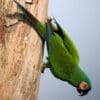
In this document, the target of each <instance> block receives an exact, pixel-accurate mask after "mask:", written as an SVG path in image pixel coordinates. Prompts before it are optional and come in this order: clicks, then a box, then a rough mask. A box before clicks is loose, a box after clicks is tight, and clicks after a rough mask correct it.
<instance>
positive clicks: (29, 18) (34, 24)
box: [14, 0, 46, 39]
mask: <svg viewBox="0 0 100 100" xmlns="http://www.w3.org/2000/svg"><path fill="white" fill-rule="evenodd" d="M14 2H15V3H16V4H17V7H18V9H19V10H20V11H22V13H23V15H24V17H25V20H26V21H27V22H28V23H29V24H30V25H31V26H32V27H33V28H34V29H35V30H36V31H37V32H38V33H39V35H40V37H42V38H43V39H44V38H45V31H46V29H45V25H44V24H42V23H41V22H40V21H39V20H38V19H36V18H35V16H33V15H32V14H31V13H30V12H29V11H27V9H25V8H24V7H23V6H22V5H21V4H19V3H18V2H17V1H16V0H14Z"/></svg>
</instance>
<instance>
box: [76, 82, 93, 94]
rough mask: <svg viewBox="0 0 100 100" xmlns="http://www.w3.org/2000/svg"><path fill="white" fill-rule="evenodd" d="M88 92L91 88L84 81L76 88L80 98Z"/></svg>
mask: <svg viewBox="0 0 100 100" xmlns="http://www.w3.org/2000/svg"><path fill="white" fill-rule="evenodd" d="M90 90H91V86H90V85H89V84H88V82H85V81H83V82H81V83H80V84H79V86H78V87H77V91H78V92H79V94H80V96H84V95H86V94H87V93H88V92H89V91H90Z"/></svg>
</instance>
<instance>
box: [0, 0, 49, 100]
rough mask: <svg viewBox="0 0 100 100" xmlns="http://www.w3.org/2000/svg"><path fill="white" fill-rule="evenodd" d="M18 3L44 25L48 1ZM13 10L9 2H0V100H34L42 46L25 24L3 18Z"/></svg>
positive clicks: (21, 0)
mask: <svg viewBox="0 0 100 100" xmlns="http://www.w3.org/2000/svg"><path fill="white" fill-rule="evenodd" d="M17 1H18V0H17ZM19 2H20V3H21V4H22V5H23V6H25V7H26V8H27V9H28V10H29V11H30V12H31V13H32V14H33V15H34V16H36V18H38V19H39V20H40V21H41V22H43V23H44V22H45V20H46V18H47V6H48V0H33V2H32V4H26V3H25V2H24V0H19ZM17 11H18V10H17V7H16V4H15V3H14V2H13V0H0V100H37V96H38V89H39V79H40V75H41V64H42V56H43V44H42V41H41V39H40V38H39V36H38V35H37V33H36V32H35V31H34V30H33V29H32V28H31V27H30V26H29V25H27V24H25V23H23V22H20V21H18V20H17V19H8V18H6V17H5V16H6V14H8V13H9V14H14V13H15V12H17Z"/></svg>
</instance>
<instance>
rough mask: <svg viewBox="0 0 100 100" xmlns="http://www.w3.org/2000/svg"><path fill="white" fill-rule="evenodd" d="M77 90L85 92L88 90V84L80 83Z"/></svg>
mask: <svg viewBox="0 0 100 100" xmlns="http://www.w3.org/2000/svg"><path fill="white" fill-rule="evenodd" d="M79 88H80V89H81V90H87V89H88V84H87V83H86V82H84V81H83V82H81V83H80V85H79Z"/></svg>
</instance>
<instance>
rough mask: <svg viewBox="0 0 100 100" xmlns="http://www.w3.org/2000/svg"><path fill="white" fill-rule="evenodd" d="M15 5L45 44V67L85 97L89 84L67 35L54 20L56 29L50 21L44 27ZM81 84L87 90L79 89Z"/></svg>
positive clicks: (23, 9) (19, 6)
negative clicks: (84, 85)
mask: <svg viewBox="0 0 100 100" xmlns="http://www.w3.org/2000/svg"><path fill="white" fill-rule="evenodd" d="M15 2H16V1H15ZM16 4H17V6H18V8H19V9H20V10H21V11H22V12H23V14H24V15H25V20H27V22H29V24H30V25H31V26H32V27H33V28H34V29H35V30H36V31H37V33H38V34H39V35H40V37H41V38H42V39H43V40H46V42H47V49H48V64H47V66H46V67H49V68H50V70H51V72H52V73H53V75H54V76H55V77H56V78H59V79H60V80H63V81H67V82H69V83H70V84H71V85H73V86H74V87H76V88H77V89H78V92H80V93H81V92H83V94H82V95H85V94H86V93H87V92H88V91H89V90H90V89H91V82H90V79H89V78H88V76H87V75H86V74H85V72H83V70H82V69H81V68H80V65H79V54H78V51H77V49H76V47H75V45H74V43H73V42H72V40H71V39H70V37H69V36H68V34H67V33H66V32H65V31H64V30H63V29H62V28H61V26H60V25H59V24H58V22H57V21H56V20H55V24H56V26H57V27H56V26H55V25H54V24H53V23H52V22H51V21H50V20H48V21H47V23H46V25H45V24H42V23H41V22H39V21H38V20H37V19H36V18H35V17H34V16H33V15H32V14H30V13H29V12H28V11H27V10H26V9H25V8H24V7H22V6H21V5H20V4H19V3H18V2H16ZM82 82H85V83H86V84H87V86H88V88H86V89H81V87H80V84H81V83H82Z"/></svg>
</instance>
